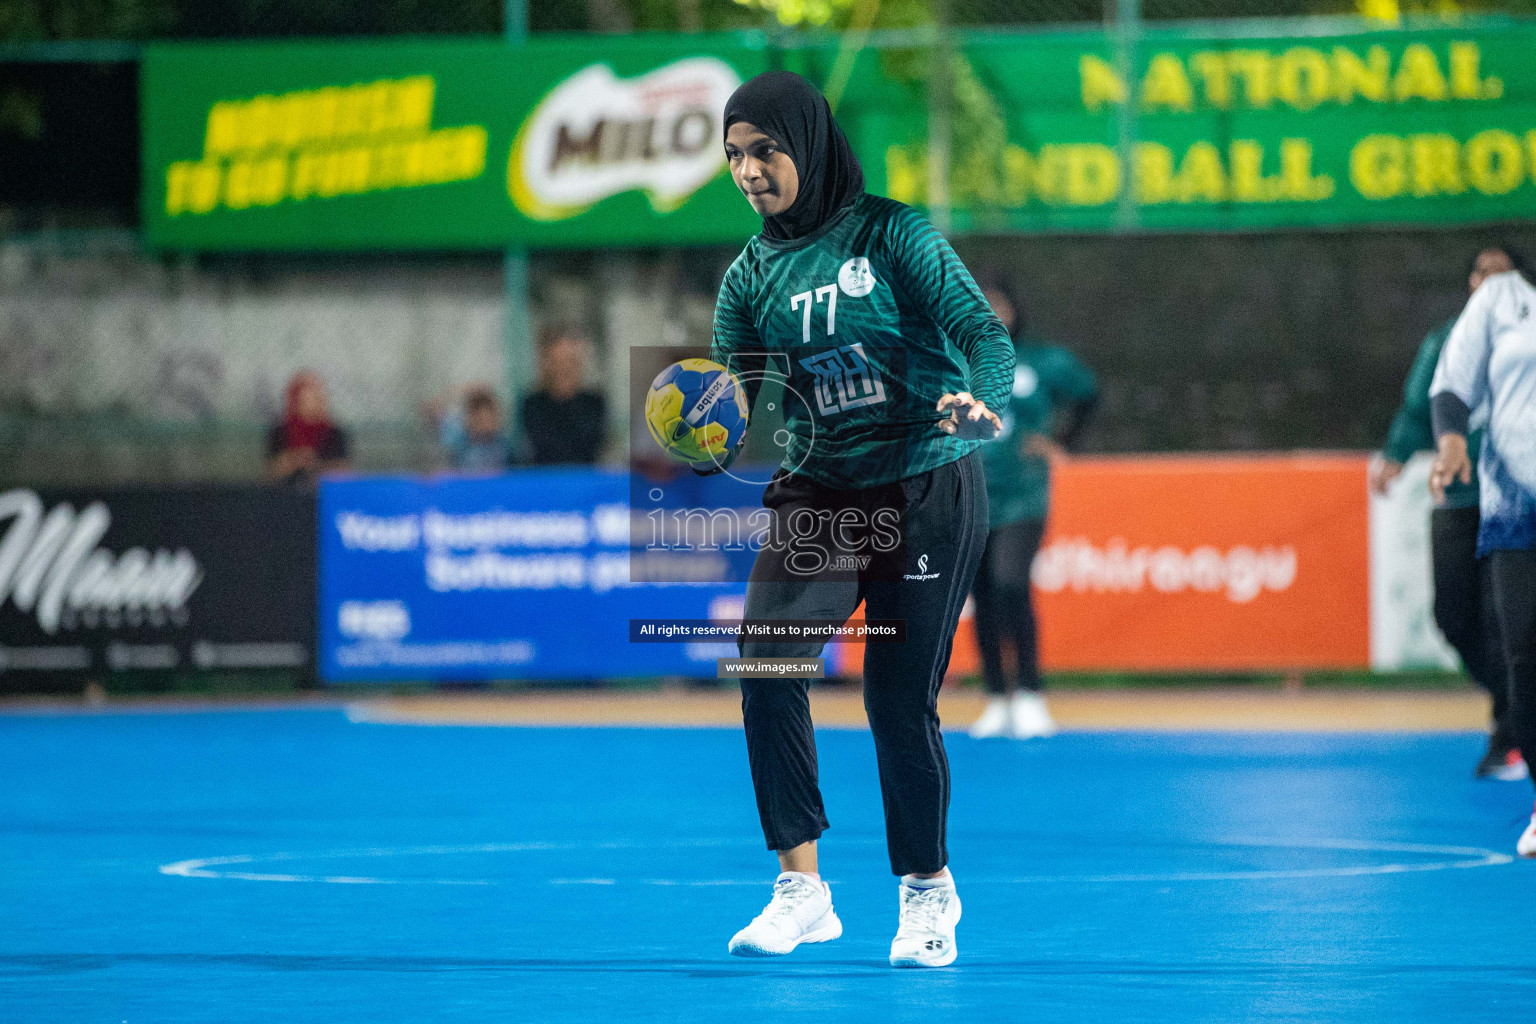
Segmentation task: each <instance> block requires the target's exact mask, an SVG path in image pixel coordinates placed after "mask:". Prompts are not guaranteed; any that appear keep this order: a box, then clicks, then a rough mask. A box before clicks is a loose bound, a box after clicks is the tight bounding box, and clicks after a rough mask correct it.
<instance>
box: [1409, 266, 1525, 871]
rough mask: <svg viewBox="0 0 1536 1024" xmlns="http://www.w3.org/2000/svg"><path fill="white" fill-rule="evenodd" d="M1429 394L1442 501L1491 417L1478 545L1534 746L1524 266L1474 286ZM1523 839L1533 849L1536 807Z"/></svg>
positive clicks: (1433, 481)
mask: <svg viewBox="0 0 1536 1024" xmlns="http://www.w3.org/2000/svg"><path fill="white" fill-rule="evenodd" d="M1429 396H1430V413H1431V417H1432V419H1433V422H1434V430H1435V439H1436V448H1437V451H1436V456H1435V464H1434V468H1433V470H1431V472H1430V478H1429V486H1430V490H1431V491H1432V492H1433V493H1434V495H1435V499H1436V501H1439V500H1441V499H1442V498H1443V496H1444V494H1445V488H1446V487H1447V486H1449V485H1450V484H1451V482H1452V481H1454V480H1461V481H1463V482H1466V481H1468V480H1470V479H1471V472H1472V462H1471V458H1470V456H1469V453H1468V452H1467V434H1468V432H1469V423H1470V421H1471V419H1472V416H1473V413H1474V411H1476V413H1477V414H1478V415H1479V416H1481V415H1483V414H1484V412H1485V411H1486V415H1487V417H1488V429H1487V431H1486V432H1485V434H1484V436H1483V447H1482V452H1481V458H1480V461H1479V464H1478V465H1479V476H1480V483H1479V489H1478V507H1479V510H1480V512H1481V515H1482V522H1481V525H1480V526H1479V527H1478V535H1477V553H1478V556H1479V557H1488V558H1489V559H1490V569H1491V572H1492V575H1493V590H1494V607H1495V608H1496V610H1497V612H1498V617H1499V626H1500V631H1501V632H1502V634H1503V637H1504V654H1505V661H1506V663H1507V665H1508V671H1509V686H1510V709H1509V717H1510V725H1511V728H1512V730H1513V732H1514V734H1515V740H1516V742H1517V743H1518V744H1519V745H1520V747H1521V748H1522V749H1523V750H1527V751H1536V288H1533V287H1532V286H1531V284H1530V282H1528V281H1526V280H1525V278H1524V277H1522V276H1521V275H1520V274H1519V272H1517V271H1510V272H1508V273H1504V274H1495V275H1493V276H1492V277H1489V278H1488V279H1487V280H1485V281H1484V282H1483V284H1482V285H1481V286H1480V287H1479V288H1478V289H1477V291H1476V292H1474V293H1473V294H1472V298H1471V300H1470V301H1469V302H1468V303H1467V308H1466V309H1465V310H1463V311H1462V314H1461V317H1460V318H1459V319H1458V320H1457V321H1456V326H1455V327H1453V328H1452V329H1451V334H1450V337H1448V338H1447V339H1446V341H1445V348H1444V349H1443V350H1442V351H1441V353H1440V362H1439V364H1438V365H1437V366H1436V367H1435V376H1434V380H1433V381H1432V382H1431V384H1430V387H1429ZM1516 849H1517V850H1518V852H1519V853H1520V855H1521V856H1522V857H1536V815H1532V818H1531V824H1530V826H1529V827H1527V828H1526V830H1525V833H1524V834H1523V835H1522V836H1521V837H1520V840H1519V842H1518V843H1517V844H1516Z"/></svg>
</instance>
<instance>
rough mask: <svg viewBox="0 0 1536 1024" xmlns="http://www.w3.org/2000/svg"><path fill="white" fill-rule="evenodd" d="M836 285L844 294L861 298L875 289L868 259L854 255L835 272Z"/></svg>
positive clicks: (873, 275) (873, 273) (872, 272)
mask: <svg viewBox="0 0 1536 1024" xmlns="http://www.w3.org/2000/svg"><path fill="white" fill-rule="evenodd" d="M837 286H838V287H839V288H841V289H842V290H843V294H844V295H848V296H851V297H852V298H855V299H857V298H861V297H863V296H865V295H868V294H869V293H870V292H872V291H874V290H875V272H874V271H873V270H871V269H870V268H869V260H867V259H865V258H864V257H863V256H855V257H854V258H853V259H851V260H849V261H848V262H847V263H844V264H843V269H841V270H839V271H838V272H837Z"/></svg>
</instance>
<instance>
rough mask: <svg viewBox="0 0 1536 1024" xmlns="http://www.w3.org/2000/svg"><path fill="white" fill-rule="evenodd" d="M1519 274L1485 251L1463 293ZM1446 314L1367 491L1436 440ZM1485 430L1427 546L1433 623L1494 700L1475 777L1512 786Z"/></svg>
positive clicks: (1505, 256)
mask: <svg viewBox="0 0 1536 1024" xmlns="http://www.w3.org/2000/svg"><path fill="white" fill-rule="evenodd" d="M1514 269H1516V265H1515V261H1514V259H1513V257H1512V256H1511V255H1510V254H1509V253H1508V252H1507V251H1505V250H1504V249H1502V248H1500V247H1496V246H1495V247H1490V248H1487V249H1484V250H1482V251H1481V252H1479V253H1478V254H1477V255H1476V256H1474V257H1473V258H1472V264H1471V266H1469V267H1468V268H1467V291H1468V292H1475V291H1477V288H1478V285H1480V284H1482V283H1483V280H1484V279H1485V278H1487V277H1490V276H1492V275H1494V274H1502V273H1504V272H1506V271H1509V270H1514ZM1456 320H1457V318H1456V317H1454V316H1453V317H1451V318H1450V319H1449V320H1447V321H1445V323H1443V324H1440V325H1439V326H1438V327H1436V328H1435V329H1434V330H1432V331H1430V332H1429V333H1428V334H1427V335H1425V337H1424V341H1423V343H1422V344H1421V345H1420V346H1419V354H1418V356H1417V357H1415V359H1414V361H1413V367H1412V368H1411V369H1410V370H1409V371H1408V381H1407V383H1406V384H1404V385H1403V404H1402V406H1401V407H1399V409H1398V410H1397V415H1396V416H1395V417H1393V419H1392V428H1391V430H1390V431H1389V432H1388V434H1387V443H1386V446H1385V447H1384V448H1383V449H1382V455H1381V458H1380V459H1377V460H1374V461H1373V462H1372V463H1371V470H1370V484H1371V490H1373V491H1375V492H1376V493H1377V494H1385V493H1386V491H1387V487H1388V485H1389V484H1391V482H1392V481H1393V480H1395V479H1397V476H1398V474H1400V473H1401V472H1402V471H1403V464H1404V463H1406V462H1407V461H1408V460H1409V459H1410V458H1411V457H1412V456H1413V453H1414V452H1417V451H1423V450H1426V449H1432V448H1434V446H1435V436H1434V432H1433V430H1431V429H1430V407H1429V383H1430V381H1431V380H1432V379H1433V378H1434V376H1435V366H1436V365H1437V364H1438V363H1439V361H1440V350H1441V349H1442V348H1443V347H1444V346H1445V339H1446V337H1447V336H1449V335H1450V333H1451V328H1452V327H1454V326H1455V324H1456ZM1482 435H1483V431H1482V430H1480V429H1479V430H1476V431H1474V432H1473V433H1472V436H1471V437H1470V438H1469V440H1468V446H1467V450H1468V452H1469V453H1471V457H1472V478H1471V480H1470V481H1468V482H1466V483H1462V482H1460V481H1456V482H1453V483H1452V484H1451V485H1450V486H1449V487H1447V488H1446V489H1445V500H1444V501H1443V502H1442V503H1441V504H1440V505H1439V506H1438V507H1437V508H1435V510H1434V511H1433V512H1431V513H1430V523H1429V529H1430V547H1431V560H1432V564H1433V566H1434V581H1435V582H1434V586H1435V605H1434V609H1435V624H1436V625H1438V626H1439V627H1440V632H1442V633H1444V634H1445V638H1446V640H1448V641H1450V644H1451V646H1452V647H1454V648H1455V649H1456V653H1457V654H1458V655H1460V656H1461V663H1462V665H1463V666H1464V667H1465V668H1466V670H1467V674H1468V675H1470V676H1471V677H1472V678H1473V680H1474V681H1476V682H1477V684H1478V685H1479V686H1481V687H1483V689H1485V690H1487V691H1488V693H1489V695H1490V696H1491V697H1492V699H1493V729H1492V731H1491V733H1490V735H1489V737H1488V749H1487V751H1486V752H1485V753H1484V754H1483V757H1482V760H1480V761H1479V762H1478V764H1477V768H1476V769H1475V774H1476V775H1477V776H1478V777H1479V778H1497V779H1502V780H1504V781H1509V782H1513V781H1517V780H1519V779H1523V778H1525V776H1526V767H1525V762H1524V761H1523V760H1522V759H1521V757H1520V752H1519V750H1518V749H1517V748H1516V744H1515V741H1514V737H1513V736H1512V735H1511V732H1510V727H1509V720H1508V718H1509V681H1508V670H1507V668H1506V667H1505V662H1504V652H1503V647H1502V641H1501V637H1500V636H1499V624H1498V616H1497V615H1496V614H1495V609H1494V606H1493V587H1492V580H1491V577H1490V574H1489V566H1488V560H1487V559H1485V558H1478V557H1477V532H1478V527H1479V525H1480V522H1481V517H1480V515H1479V513H1478V481H1477V452H1478V451H1480V450H1481V445H1482V439H1483V438H1482Z"/></svg>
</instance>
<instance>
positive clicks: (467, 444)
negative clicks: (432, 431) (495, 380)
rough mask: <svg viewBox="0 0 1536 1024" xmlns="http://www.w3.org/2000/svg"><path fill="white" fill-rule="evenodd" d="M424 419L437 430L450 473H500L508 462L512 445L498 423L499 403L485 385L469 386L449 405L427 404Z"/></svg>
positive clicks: (436, 401) (439, 400)
mask: <svg viewBox="0 0 1536 1024" xmlns="http://www.w3.org/2000/svg"><path fill="white" fill-rule="evenodd" d="M425 411H426V414H427V417H428V418H429V419H430V420H431V421H432V423H433V424H434V425H435V427H436V428H437V432H438V444H440V445H441V446H442V449H443V455H444V457H445V459H446V461H447V463H448V466H449V467H450V468H451V469H456V470H459V471H461V472H464V473H500V472H502V471H503V470H505V469H506V468H507V466H508V464H509V463H510V462H511V455H512V445H511V442H510V441H509V440H508V438H507V431H506V429H505V427H504V426H503V425H502V421H501V403H500V402H499V401H497V399H496V393H495V392H494V391H492V390H491V389H490V388H489V387H488V386H487V385H485V384H471V385H469V386H468V387H466V388H464V390H463V391H462V392H460V393H459V395H458V396H457V401H455V402H453V403H451V404H450V402H449V401H448V400H447V398H446V397H445V398H437V399H434V400H432V401H431V402H428V403H427V405H426V407H425Z"/></svg>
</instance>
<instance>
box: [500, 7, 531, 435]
mask: <svg viewBox="0 0 1536 1024" xmlns="http://www.w3.org/2000/svg"><path fill="white" fill-rule="evenodd" d="M503 10H504V12H505V13H504V15H503V19H502V32H503V36H504V38H505V39H506V42H507V46H509V47H520V46H522V45H523V43H524V42H525V41H526V40H527V39H528V0H506V6H505V7H504V8H503ZM503 282H504V283H503V289H504V296H505V297H504V299H503V303H502V307H503V317H504V322H503V326H502V356H501V359H502V381H503V386H504V387H505V388H506V392H507V411H508V423H511V422H512V417H513V416H514V415H515V412H516V409H517V406H518V403H519V401H520V400H521V398H522V396H523V395H524V394H525V393H527V391H528V390H529V386H530V385H531V384H532V382H533V376H534V366H533V364H534V359H533V315H532V313H531V312H530V310H529V307H528V250H526V249H524V248H523V247H521V246H516V245H509V246H508V247H507V251H506V256H505V258H504V260H503ZM517 425H519V424H514V426H517Z"/></svg>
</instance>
